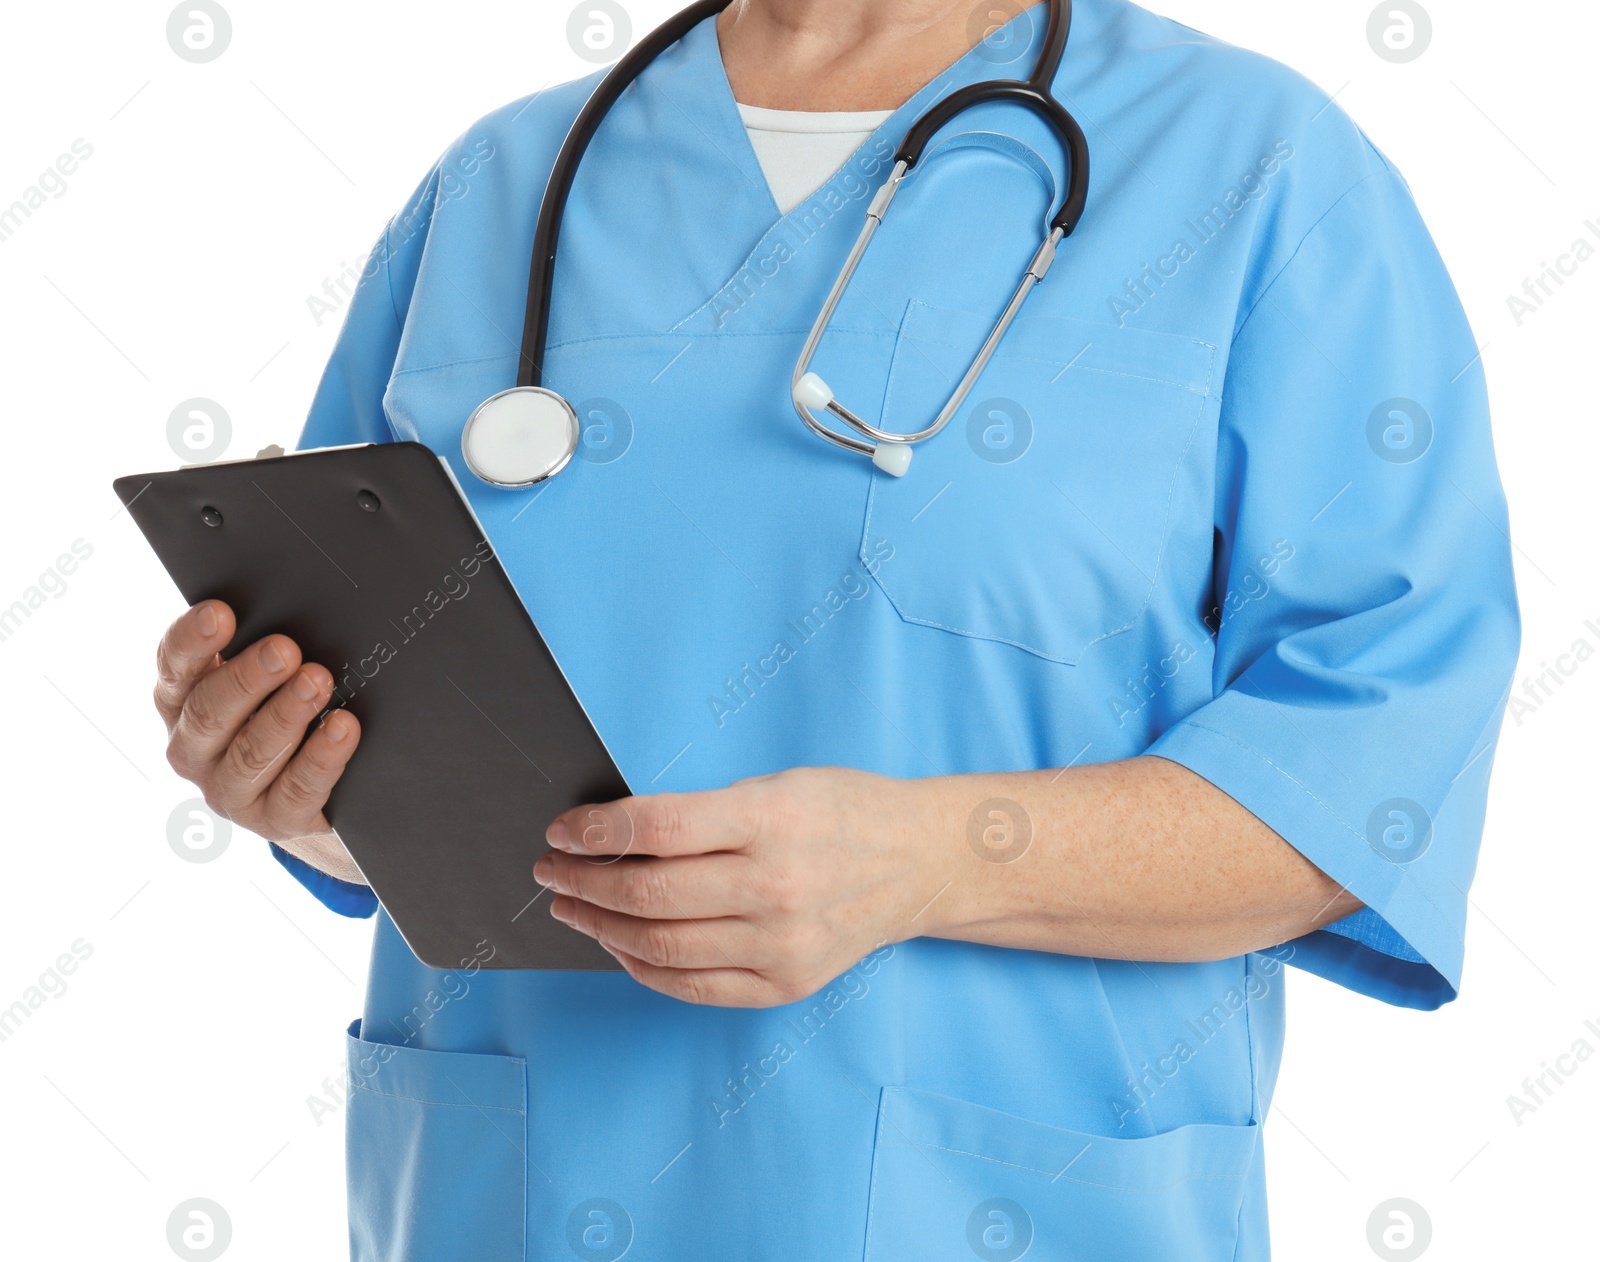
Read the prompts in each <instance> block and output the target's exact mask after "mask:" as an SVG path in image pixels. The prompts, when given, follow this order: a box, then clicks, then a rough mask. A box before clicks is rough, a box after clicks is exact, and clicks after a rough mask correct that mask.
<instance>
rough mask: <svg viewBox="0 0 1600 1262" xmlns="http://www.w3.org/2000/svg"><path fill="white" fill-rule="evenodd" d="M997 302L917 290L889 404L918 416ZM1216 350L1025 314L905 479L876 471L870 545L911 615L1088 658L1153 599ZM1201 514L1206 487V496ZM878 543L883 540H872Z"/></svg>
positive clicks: (895, 418) (935, 398)
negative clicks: (923, 298)
mask: <svg viewBox="0 0 1600 1262" xmlns="http://www.w3.org/2000/svg"><path fill="white" fill-rule="evenodd" d="M989 323H990V318H989V317H983V316H979V315H976V314H973V313H971V312H965V311H957V310H952V309H949V308H943V307H932V306H928V305H926V304H924V303H920V302H913V303H911V304H910V305H909V307H908V308H907V310H906V314H905V319H904V321H903V323H902V325H901V329H900V335H899V338H898V340H897V342H896V345H895V352H894V361H893V364H892V366H891V369H890V374H889V384H888V390H887V394H886V397H885V400H884V408H883V415H884V420H885V424H886V426H887V427H888V428H890V429H895V430H898V431H901V432H906V431H911V430H917V429H921V428H923V427H924V426H926V425H927V424H928V423H929V422H930V421H932V419H933V418H934V417H935V416H936V415H937V414H938V412H939V409H940V408H941V407H943V406H944V403H945V401H946V399H947V398H948V397H949V394H950V391H951V389H952V386H953V383H954V382H955V381H957V380H959V379H960V377H961V375H962V374H963V373H964V372H965V371H966V368H967V365H968V363H969V362H970V361H971V358H972V355H973V353H974V352H975V351H976V350H977V348H978V346H979V345H980V344H981V343H982V342H983V339H984V337H985V335H986V334H987V332H988V328H989ZM1215 358H1216V350H1215V348H1214V347H1212V346H1211V345H1209V344H1208V343H1205V342H1200V341H1196V340H1195V339H1193V338H1187V337H1181V336H1178V335H1175V334H1169V333H1158V332H1154V331H1152V330H1149V329H1136V328H1117V327H1115V326H1113V325H1099V324H1091V323H1088V322H1085V321H1081V320H1070V319H1059V318H1055V317H1028V316H1023V317H1021V318H1019V319H1018V320H1017V321H1016V323H1015V324H1013V325H1012V327H1011V330H1010V331H1009V332H1008V333H1007V334H1006V337H1005V340H1004V341H1003V342H1001V344H1000V349H999V351H998V352H997V353H996V355H995V357H994V358H993V359H992V360H991V361H990V362H989V365H988V367H987V368H986V369H985V370H984V372H983V375H982V376H981V377H979V379H978V382H977V385H976V386H975V387H974V389H973V391H972V393H971V394H970V395H969V396H968V397H967V400H966V402H965V403H963V405H962V407H961V410H960V411H959V412H957V413H956V415H955V416H954V417H953V418H952V419H951V421H950V423H949V425H948V427H947V428H946V429H945V430H944V432H942V433H940V434H939V435H937V436H936V437H934V438H933V439H931V440H930V441H928V442H925V443H919V444H918V445H917V446H916V448H915V449H914V450H915V455H914V457H913V459H912V461H911V468H910V470H909V471H908V472H907V474H906V475H905V476H904V477H903V478H894V477H890V476H888V475H886V474H883V473H878V472H874V474H873V476H872V481H871V486H870V490H869V491H868V495H867V510H866V523H865V529H864V533H863V542H862V560H863V561H866V560H868V556H869V553H871V554H873V555H874V556H879V555H882V554H883V553H885V552H888V550H889V549H890V548H892V554H891V555H892V557H893V559H892V561H889V562H888V563H886V564H883V565H881V566H879V565H876V564H872V565H869V566H868V568H869V570H870V571H871V572H872V574H873V577H874V578H875V579H876V580H877V582H878V584H879V586H880V587H882V589H883V591H884V594H885V595H886V596H888V598H889V600H890V601H891V603H892V604H893V605H894V607H895V609H896V610H897V611H898V612H899V614H900V616H901V618H903V619H904V620H905V621H907V622H912V623H918V624H921V625H924V626H929V627H936V628H938V629H940V630H942V631H947V632H952V633H955V634H957V635H966V636H972V637H975V638H978V639H984V640H996V641H1000V642H1002V643H1006V644H1012V645H1015V646H1016V647H1018V648H1020V649H1024V650H1026V651H1027V652H1029V653H1033V654H1035V655H1037V656H1039V657H1043V658H1046V659H1048V660H1050V661H1053V662H1062V663H1066V664H1069V665H1071V664H1075V663H1076V662H1077V661H1078V659H1079V657H1080V656H1081V655H1082V654H1083V653H1084V651H1085V650H1087V649H1088V648H1089V647H1090V646H1091V645H1093V644H1094V643H1095V642H1096V641H1098V640H1102V639H1104V638H1106V637H1107V636H1111V635H1115V634H1117V633H1118V632H1120V631H1126V630H1128V629H1130V628H1131V627H1132V626H1133V625H1134V622H1135V621H1136V620H1137V618H1138V617H1139V616H1140V614H1142V613H1143V611H1144V609H1145V607H1146V606H1147V605H1148V604H1149V603H1150V599H1151V596H1152V595H1153V593H1154V590H1155V586H1156V582H1157V576H1158V574H1159V571H1160V568H1161V563H1162V557H1163V552H1164V549H1165V546H1166V541H1167V537H1168V535H1169V533H1170V531H1171V529H1172V527H1173V515H1174V511H1175V507H1176V505H1177V500H1178V496H1179V495H1180V494H1182V493H1184V492H1185V491H1187V490H1190V489H1192V488H1187V487H1186V486H1185V485H1184V484H1183V483H1182V481H1181V477H1180V475H1181V473H1182V471H1183V463H1184V458H1185V455H1186V454H1187V452H1188V451H1189V449H1190V446H1191V444H1192V443H1193V442H1194V439H1195V435H1196V433H1197V432H1198V430H1199V427H1200V423H1201V421H1202V419H1203V417H1204V416H1205V414H1206V409H1207V405H1208V404H1212V403H1213V399H1212V395H1211V375H1212V369H1213V364H1214V361H1215ZM1204 498H1205V511H1206V513H1207V514H1208V516H1207V518H1206V520H1207V522H1208V523H1209V521H1210V517H1209V514H1210V511H1211V501H1210V492H1209V490H1208V491H1206V493H1205V497H1204ZM874 550H876V551H874Z"/></svg>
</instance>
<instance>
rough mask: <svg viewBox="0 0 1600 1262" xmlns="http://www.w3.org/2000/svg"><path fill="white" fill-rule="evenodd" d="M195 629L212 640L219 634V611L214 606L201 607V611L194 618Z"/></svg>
mask: <svg viewBox="0 0 1600 1262" xmlns="http://www.w3.org/2000/svg"><path fill="white" fill-rule="evenodd" d="M194 625H195V629H196V630H197V631H199V632H200V634H201V635H203V636H205V637H206V639H208V640H209V639H210V638H211V637H212V636H214V635H215V634H216V633H217V610H216V606H214V605H201V606H200V611H199V612H198V613H196V614H195V616H194Z"/></svg>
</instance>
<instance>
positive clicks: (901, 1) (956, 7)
mask: <svg viewBox="0 0 1600 1262" xmlns="http://www.w3.org/2000/svg"><path fill="white" fill-rule="evenodd" d="M1039 3H1042V0H991V2H990V3H985V4H980V5H978V6H976V8H975V7H974V4H973V0H733V3H732V4H730V5H729V6H728V8H727V9H725V10H724V11H723V13H722V15H721V17H719V18H718V19H717V37H718V40H719V41H720V43H721V45H722V61H723V65H724V67H725V68H726V70H727V72H728V82H729V83H730V84H731V85H732V87H733V94H734V97H735V99H736V100H738V101H739V102H740V103H741V104H744V105H758V106H762V107H764V108H767V109H777V110H812V111H817V110H890V109H898V108H899V107H900V106H901V105H904V104H905V103H906V101H907V100H909V99H910V98H911V97H912V96H913V95H914V94H915V93H916V92H917V91H918V90H919V89H920V88H922V87H923V86H924V85H925V84H927V83H929V82H930V81H932V80H933V78H934V77H935V76H937V75H938V74H939V73H940V72H941V71H942V70H944V69H946V68H947V67H948V66H950V65H951V64H952V63H953V62H955V61H957V60H959V59H960V58H961V57H963V56H965V55H966V54H967V53H968V52H969V51H971V49H972V47H973V46H974V45H975V44H977V43H978V41H980V40H981V39H983V38H984V36H986V35H987V34H989V33H990V32H991V31H992V30H994V29H995V27H996V26H998V25H1000V24H1003V23H1004V22H1006V21H1009V20H1010V19H1011V18H1013V17H1015V16H1016V15H1017V14H1018V13H1020V12H1022V11H1023V10H1024V9H1029V8H1032V7H1033V6H1034V5H1035V4H1039Z"/></svg>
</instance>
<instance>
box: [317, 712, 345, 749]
mask: <svg viewBox="0 0 1600 1262" xmlns="http://www.w3.org/2000/svg"><path fill="white" fill-rule="evenodd" d="M322 730H323V731H324V732H326V733H327V734H328V739H329V740H330V741H332V742H333V743H334V744H335V745H337V744H339V743H340V742H341V741H343V740H344V738H345V737H346V736H349V735H350V731H349V727H348V725H347V724H346V723H345V721H344V720H343V719H340V720H339V721H338V722H337V723H335V722H334V721H333V719H332V718H326V719H324V720H323V721H322Z"/></svg>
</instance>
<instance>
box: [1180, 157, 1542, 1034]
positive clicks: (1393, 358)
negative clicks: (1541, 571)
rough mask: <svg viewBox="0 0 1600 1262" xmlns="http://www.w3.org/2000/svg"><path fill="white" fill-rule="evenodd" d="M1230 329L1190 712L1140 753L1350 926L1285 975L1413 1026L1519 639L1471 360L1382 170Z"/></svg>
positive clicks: (1440, 273) (1404, 195)
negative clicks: (1205, 634) (1392, 1008)
mask: <svg viewBox="0 0 1600 1262" xmlns="http://www.w3.org/2000/svg"><path fill="white" fill-rule="evenodd" d="M1247 311H1248V314H1247V315H1246V316H1245V318H1244V320H1243V323H1242V324H1241V325H1240V326H1239V331H1238V334H1237V336H1236V337H1235V339H1234V343H1233V346H1232V348H1231V351H1230V362H1229V367H1228V370H1227V376H1226V379H1225V383H1224V389H1223V397H1222V402H1221V417H1220V422H1219V439H1218V450H1217V473H1216V478H1217V482H1216V517H1215V531H1216V551H1215V556H1216V578H1215V590H1214V593H1213V600H1214V608H1213V609H1212V610H1211V611H1210V613H1209V615H1208V616H1207V618H1206V624H1207V628H1208V630H1209V631H1210V632H1211V633H1212V635H1213V636H1214V639H1215V648H1216V655H1215V659H1214V674H1213V692H1214V697H1213V700H1212V701H1211V702H1210V703H1208V704H1206V705H1204V706H1202V707H1201V708H1200V709H1199V710H1197V711H1195V712H1194V713H1192V714H1190V715H1189V716H1188V717H1187V718H1185V719H1182V720H1180V721H1179V722H1177V723H1176V724H1175V725H1174V726H1173V727H1172V728H1171V729H1169V730H1168V731H1167V732H1166V733H1165V734H1163V735H1162V737H1161V738H1160V739H1159V740H1157V741H1156V742H1155V744H1154V745H1153V746H1151V748H1150V750H1149V751H1148V752H1150V753H1152V754H1156V755H1159V756H1161V757H1163V758H1167V759H1170V760H1172V761H1174V762H1178V763H1181V764H1182V765H1184V766H1186V767H1188V768H1190V769H1191V770H1192V771H1195V772H1196V773H1198V774H1199V775H1201V776H1204V777H1205V778H1206V779H1207V780H1209V781H1210V782H1211V783H1213V784H1215V785H1216V786H1217V787H1218V788H1220V789H1222V790H1223V791H1224V792H1226V793H1228V794H1229V795H1230V796H1231V797H1233V798H1234V799H1236V800H1237V801H1238V802H1240V803H1241V804H1242V805H1244V806H1245V807H1246V808H1248V809H1249V810H1250V811H1252V812H1253V813H1254V814H1255V815H1256V816H1258V817H1259V818H1260V819H1261V820H1263V821H1264V822H1265V823H1266V824H1268V825H1269V826H1270V827H1272V828H1273V829H1274V830H1276V831H1277V832H1278V833H1279V834H1280V835H1281V836H1282V837H1283V838H1285V839H1286V840H1287V841H1288V842H1289V843H1290V844H1292V845H1293V846H1294V847H1295V848H1296V849H1298V850H1299V851H1301V852H1302V853H1303V854H1304V855H1305V856H1306V857H1307V858H1309V859H1310V860H1311V861H1312V862H1313V863H1315V864H1316V865H1317V867H1318V868H1320V869H1321V870H1322V871H1323V872H1325V873H1327V874H1328V875H1329V876H1331V877H1332V878H1333V879H1334V880H1335V881H1337V882H1339V883H1340V884H1341V885H1342V886H1345V887H1346V888H1347V889H1348V890H1349V891H1350V892H1352V893H1353V894H1355V895H1356V897H1358V898H1359V899H1360V900H1361V901H1362V902H1363V903H1364V904H1365V907H1364V909H1363V910H1362V911H1360V912H1358V913H1356V914H1355V915H1353V916H1350V917H1348V918H1346V919H1344V920H1341V921H1338V922H1336V923H1335V924H1333V925H1330V926H1329V927H1328V928H1327V929H1324V930H1321V931H1318V932H1314V933H1311V934H1308V935H1307V936H1304V937H1301V938H1299V939H1297V940H1295V941H1294V942H1293V944H1292V947H1293V955H1292V959H1293V962H1294V963H1296V964H1298V965H1300V966H1301V967H1303V968H1306V969H1307V970H1309V971H1311V972H1314V973H1317V974H1319V975H1321V976H1323V977H1326V978H1328V979H1330V980H1332V981H1335V982H1338V983H1339V984H1341V985H1344V986H1347V987H1349V988H1351V989H1352V990H1356V991H1359V992H1361V993H1363V994H1367V995H1371V996H1374V997H1376V998H1379V999H1382V1000H1384V1001H1386V1002H1389V1003H1393V1004H1397V1005H1402V1006H1406V1007H1414V1008H1435V1007H1437V1006H1439V1005H1440V1004H1442V1003H1445V1002H1448V1001H1449V1000H1451V999H1453V998H1454V997H1455V995H1456V991H1457V987H1458V986H1459V984H1460V978H1461V964H1462V955H1463V940H1464V939H1463V934H1464V930H1465V924H1466V900H1467V887H1468V886H1469V884H1470V883H1471V880H1472V874H1473V870H1474V867H1475V864H1476V859H1477V851H1478V845H1479V842H1480V839H1481V835H1482V830H1483V820H1484V806H1485V798H1486V794H1487V786H1488V778H1489V767H1490V763H1491V762H1492V760H1493V755H1494V746H1495V741H1496V737H1497V735H1498V733H1499V728H1500V720H1501V716H1502V715H1503V713H1504V708H1505V704H1506V698H1507V694H1508V685H1509V681H1510V677H1511V674H1512V672H1513V669H1514V667H1515V663H1516V656H1517V648H1518V642H1519V637H1520V630H1519V622H1518V614H1517V605H1516V595H1515V591H1514V588H1513V582H1512V569H1511V555H1510V542H1509V536H1508V534H1507V516H1506V505H1505V500H1504V497H1503V495H1502V492H1501V488H1500V481H1499V476H1498V473H1497V471H1496V468H1495V460H1494V450H1493V446H1492V443H1491V440H1490V433H1489V414H1488V402H1487V397H1486V392H1485V383H1484V375H1483V370H1482V364H1481V360H1480V359H1479V357H1478V351H1477V346H1476V343H1475V341H1474V339H1473V336H1472V332H1471V330H1470V328H1469V327H1468V325H1467V320H1466V316H1465V314H1464V313H1463V311H1462V309H1461V304H1460V301H1459V299H1458V298H1457V296H1456V293H1455V290H1454V288H1453V286H1452V285H1451V282H1450V278H1449V276H1448V274H1447V273H1446V271H1445V268H1444V264H1443V263H1442V261H1441V260H1440V258H1439V254H1438V251H1437V250H1436V249H1435V247H1434V244H1433V242H1432V240H1431V239H1430V237H1429V235H1428V232H1427V229H1426V228H1425V227H1424V225H1423V223H1422V220H1421V218H1420V216H1419V215H1418V213H1417V209H1416V207H1415V205H1414V204H1413V202H1412V199H1411V196H1410V193H1409V192H1408V190H1407V188H1406V186H1405V184H1404V183H1403V182H1402V181H1401V179H1400V177H1399V176H1398V175H1397V174H1396V173H1394V172H1393V171H1392V170H1389V169H1387V168H1385V169H1382V170H1379V171H1376V172H1375V173H1373V174H1371V175H1369V176H1367V177H1366V178H1364V179H1362V180H1361V181H1360V182H1359V183H1357V184H1356V185H1355V186H1354V187H1353V188H1351V189H1349V190H1348V191H1347V192H1346V193H1345V194H1344V195H1343V196H1342V197H1341V198H1340V199H1339V200H1338V201H1337V202H1336V203H1335V204H1334V205H1333V206H1332V207H1331V208H1329V210H1328V211H1327V213H1326V214H1324V215H1323V216H1322V217H1321V218H1320V219H1319V220H1317V222H1316V223H1315V224H1314V226H1313V227H1312V228H1311V229H1310V230H1309V231H1308V232H1307V233H1306V235H1305V237H1304V239H1303V240H1301V241H1300V242H1299V244H1298V247H1297V248H1296V249H1294V250H1293V251H1292V252H1291V253H1290V254H1289V255H1288V258H1287V261H1286V262H1285V263H1284V265H1283V266H1282V267H1281V269H1280V270H1279V271H1278V272H1277V274H1276V275H1275V276H1273V277H1271V278H1270V279H1269V281H1268V283H1267V285H1266V286H1265V288H1264V289H1263V290H1262V291H1261V292H1260V295H1259V297H1258V298H1257V299H1256V300H1255V301H1254V303H1253V306H1251V307H1249V308H1247ZM1196 660H1197V661H1198V660H1203V659H1200V658H1197V659H1196Z"/></svg>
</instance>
